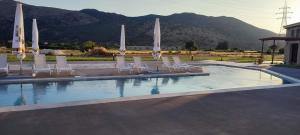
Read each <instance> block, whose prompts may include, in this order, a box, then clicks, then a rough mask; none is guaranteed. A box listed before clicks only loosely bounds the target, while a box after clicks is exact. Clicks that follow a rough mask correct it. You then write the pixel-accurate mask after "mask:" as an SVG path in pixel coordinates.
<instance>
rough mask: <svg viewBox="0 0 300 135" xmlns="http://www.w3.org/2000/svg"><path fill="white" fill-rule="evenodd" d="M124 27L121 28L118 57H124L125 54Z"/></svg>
mask: <svg viewBox="0 0 300 135" xmlns="http://www.w3.org/2000/svg"><path fill="white" fill-rule="evenodd" d="M125 43H126V42H125V25H122V27H121V40H120V50H119V51H120V55H122V56H124V55H125V53H126V45H125Z"/></svg>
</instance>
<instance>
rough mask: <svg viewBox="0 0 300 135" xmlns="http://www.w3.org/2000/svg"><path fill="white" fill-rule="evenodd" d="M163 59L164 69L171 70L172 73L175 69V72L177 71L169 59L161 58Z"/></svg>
mask: <svg viewBox="0 0 300 135" xmlns="http://www.w3.org/2000/svg"><path fill="white" fill-rule="evenodd" d="M161 58H162V62H163V67H166V68H168V70H169V71H170V72H171V71H172V69H173V70H175V69H176V67H175V66H173V65H172V64H171V62H170V60H169V58H168V57H161Z"/></svg>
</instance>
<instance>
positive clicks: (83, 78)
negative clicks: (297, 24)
mask: <svg viewBox="0 0 300 135" xmlns="http://www.w3.org/2000/svg"><path fill="white" fill-rule="evenodd" d="M185 76H209V73H208V72H202V73H190V72H186V73H172V74H138V75H123V76H80V77H65V78H18V79H3V80H0V84H16V83H34V82H62V81H91V80H113V79H137V78H140V79H143V78H160V77H185Z"/></svg>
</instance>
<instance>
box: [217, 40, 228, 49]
mask: <svg viewBox="0 0 300 135" xmlns="http://www.w3.org/2000/svg"><path fill="white" fill-rule="evenodd" d="M228 49H229V44H228V42H227V41H223V42H219V43H218V45H217V47H216V50H228Z"/></svg>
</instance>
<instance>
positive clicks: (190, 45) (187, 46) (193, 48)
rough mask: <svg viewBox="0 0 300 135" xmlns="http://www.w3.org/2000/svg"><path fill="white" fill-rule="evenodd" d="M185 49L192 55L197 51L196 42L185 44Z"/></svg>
mask: <svg viewBox="0 0 300 135" xmlns="http://www.w3.org/2000/svg"><path fill="white" fill-rule="evenodd" d="M185 49H186V50H188V51H189V52H190V54H191V53H192V51H196V50H197V47H196V46H195V43H194V41H190V42H186V43H185Z"/></svg>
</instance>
